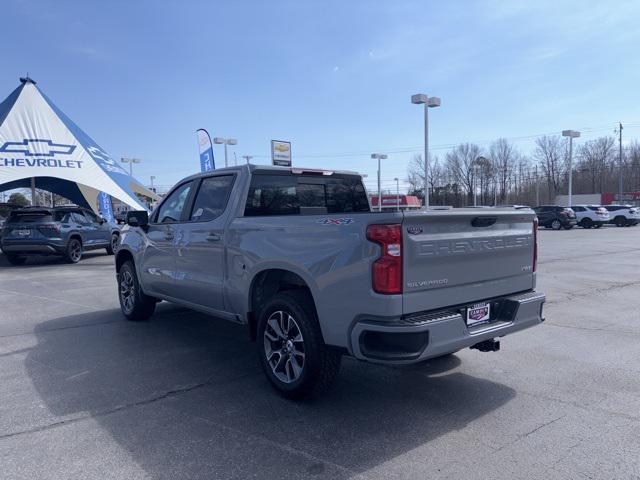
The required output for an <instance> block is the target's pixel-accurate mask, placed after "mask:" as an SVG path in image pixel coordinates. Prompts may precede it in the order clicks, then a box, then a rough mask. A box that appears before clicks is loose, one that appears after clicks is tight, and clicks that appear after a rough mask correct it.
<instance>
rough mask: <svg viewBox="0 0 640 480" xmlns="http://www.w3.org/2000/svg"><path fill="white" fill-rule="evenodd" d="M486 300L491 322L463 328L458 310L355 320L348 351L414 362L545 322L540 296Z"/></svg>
mask: <svg viewBox="0 0 640 480" xmlns="http://www.w3.org/2000/svg"><path fill="white" fill-rule="evenodd" d="M487 301H490V302H492V304H493V303H494V302H495V304H496V305H499V306H500V308H499V309H498V312H499V313H498V314H497V316H496V317H495V318H493V319H492V320H491V323H487V324H483V325H478V326H473V327H467V325H466V321H465V319H464V317H463V312H462V310H447V311H436V312H425V313H421V314H416V315H412V316H407V317H403V318H399V319H394V320H384V321H380V320H368V319H362V320H359V321H357V322H356V323H355V324H354V326H353V327H352V329H351V334H350V340H351V353H352V354H353V355H354V356H355V357H356V358H359V359H361V360H367V361H373V362H377V363H391V364H408V363H417V362H421V361H423V360H427V359H429V358H433V357H438V356H441V355H446V354H448V353H452V352H456V351H458V350H461V349H463V348H467V347H471V346H473V345H476V344H477V343H480V342H483V341H485V340H490V339H493V338H496V337H503V336H505V335H509V334H510V333H514V332H518V331H520V330H524V329H525V328H529V327H533V326H535V325H538V324H539V323H541V322H543V321H544V317H543V316H542V305H543V304H544V301H545V296H544V294H542V293H537V292H528V293H524V294H518V295H511V296H508V297H501V298H499V299H491V300H487Z"/></svg>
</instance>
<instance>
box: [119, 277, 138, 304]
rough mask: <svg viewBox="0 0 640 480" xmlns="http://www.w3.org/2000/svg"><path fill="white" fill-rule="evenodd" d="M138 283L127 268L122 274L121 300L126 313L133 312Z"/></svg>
mask: <svg viewBox="0 0 640 480" xmlns="http://www.w3.org/2000/svg"><path fill="white" fill-rule="evenodd" d="M135 294H136V285H135V282H134V281H133V275H131V272H129V271H127V270H125V271H124V272H122V273H121V274H120V301H121V302H122V308H123V310H124V311H125V313H131V312H132V311H133V307H134V306H135Z"/></svg>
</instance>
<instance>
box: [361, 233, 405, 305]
mask: <svg viewBox="0 0 640 480" xmlns="http://www.w3.org/2000/svg"><path fill="white" fill-rule="evenodd" d="M367 239H369V240H370V241H372V242H374V243H377V244H378V245H380V246H381V247H382V253H381V255H380V258H378V259H377V260H376V261H375V262H373V269H372V272H371V274H372V287H373V291H374V292H376V293H382V294H385V295H393V294H398V293H402V228H401V226H400V225H399V224H393V225H369V226H368V227H367Z"/></svg>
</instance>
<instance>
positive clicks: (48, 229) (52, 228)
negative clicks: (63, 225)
mask: <svg viewBox="0 0 640 480" xmlns="http://www.w3.org/2000/svg"><path fill="white" fill-rule="evenodd" d="M38 230H39V231H40V233H42V234H43V235H44V236H46V237H57V236H59V235H60V225H58V224H57V223H54V224H52V225H41V226H39V227H38Z"/></svg>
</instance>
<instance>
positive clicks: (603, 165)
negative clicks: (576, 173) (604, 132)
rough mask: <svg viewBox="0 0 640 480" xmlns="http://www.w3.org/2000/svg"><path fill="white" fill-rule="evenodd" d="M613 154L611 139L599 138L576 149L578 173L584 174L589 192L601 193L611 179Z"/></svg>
mask: <svg viewBox="0 0 640 480" xmlns="http://www.w3.org/2000/svg"><path fill="white" fill-rule="evenodd" d="M614 153H615V140H614V139H613V137H600V138H596V139H595V140H590V141H588V142H585V143H584V144H582V145H581V146H580V148H579V149H578V159H579V163H578V168H579V169H580V173H584V174H586V177H587V178H588V181H589V188H588V190H589V192H588V193H597V192H602V191H604V189H605V186H606V185H607V179H608V178H609V177H611V169H612V167H613V164H614V163H615V160H614Z"/></svg>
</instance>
